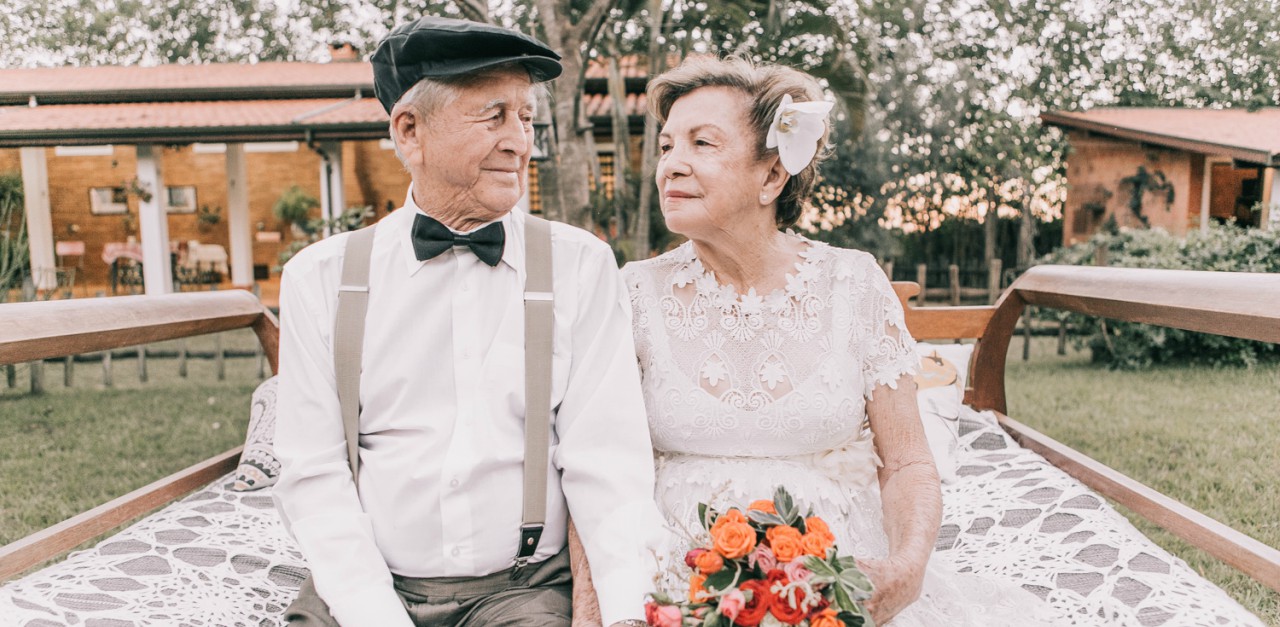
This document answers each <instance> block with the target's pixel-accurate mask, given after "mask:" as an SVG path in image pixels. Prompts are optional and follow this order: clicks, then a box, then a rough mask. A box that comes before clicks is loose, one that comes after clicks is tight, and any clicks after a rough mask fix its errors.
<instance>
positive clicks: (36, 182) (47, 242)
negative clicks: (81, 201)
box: [19, 147, 58, 290]
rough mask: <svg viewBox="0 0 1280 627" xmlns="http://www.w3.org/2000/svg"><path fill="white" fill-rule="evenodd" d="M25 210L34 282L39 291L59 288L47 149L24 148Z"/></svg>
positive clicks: (21, 153) (22, 156)
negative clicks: (46, 156)
mask: <svg viewBox="0 0 1280 627" xmlns="http://www.w3.org/2000/svg"><path fill="white" fill-rule="evenodd" d="M19 154H20V155H21V159H22V191H23V199H24V201H23V208H24V209H25V212H26V214H27V245H28V246H30V247H31V279H32V281H34V282H35V286H36V289H40V290H51V289H53V288H55V287H57V286H58V275H57V266H58V263H57V260H56V259H54V254H53V217H52V215H51V214H52V212H51V211H50V209H49V165H48V163H47V162H46V161H45V149H44V148H41V147H37V148H22V149H21V150H20V151H19Z"/></svg>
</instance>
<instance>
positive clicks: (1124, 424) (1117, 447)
mask: <svg viewBox="0 0 1280 627" xmlns="http://www.w3.org/2000/svg"><path fill="white" fill-rule="evenodd" d="M1068 353H1069V354H1068V355H1067V356H1062V357H1060V356H1058V355H1056V354H1055V352H1054V342H1053V340H1050V339H1048V338H1036V339H1035V340H1033V343H1032V353H1031V360H1030V361H1027V362H1024V361H1022V360H1021V354H1022V340H1021V339H1020V338H1019V339H1016V340H1015V341H1014V342H1013V345H1012V346H1011V350H1010V353H1009V362H1008V377H1007V387H1008V393H1009V415H1010V416H1011V417H1013V418H1014V419H1016V420H1018V421H1020V422H1023V423H1026V424H1027V425H1030V426H1032V427H1034V428H1036V429H1037V430H1040V431H1041V432H1043V433H1045V434H1047V435H1049V436H1051V437H1053V438H1054V439H1056V440H1058V441H1060V442H1062V443H1064V444H1066V445H1068V446H1070V447H1072V448H1074V449H1076V450H1078V451H1081V452H1082V453H1085V454H1086V455H1089V456H1090V457H1093V458H1094V459H1096V460H1098V461H1100V462H1102V463H1104V464H1106V465H1108V466H1111V467H1112V468H1115V469H1116V470H1119V471H1120V472H1123V473H1124V474H1126V475H1129V476H1130V477H1132V478H1134V479H1136V480H1138V481H1141V482H1142V483H1145V484H1146V485H1148V486H1150V487H1152V488H1155V489H1156V490H1159V491H1160V492H1163V493H1164V494H1166V495H1169V496H1171V497H1174V498H1176V499H1178V500H1179V501H1182V502H1183V503H1185V504H1187V505H1189V506H1191V507H1193V508H1195V509H1197V510H1199V511H1201V512H1203V513H1205V514H1207V515H1209V516H1211V517H1213V518H1215V519H1217V520H1219V521H1222V522H1224V523H1226V524H1228V525H1230V526H1232V527H1234V528H1236V529H1237V530H1238V531H1241V532H1243V533H1245V534H1247V535H1249V536H1252V537H1253V538H1255V539H1257V540H1259V541H1261V542H1263V543H1264V544H1267V545H1269V546H1273V547H1280V464H1277V461H1278V460H1277V451H1280V411H1278V409H1280V366H1277V365H1275V364H1271V365H1265V366H1259V367H1256V368H1253V369H1243V368H1239V369H1237V368H1229V369H1214V368H1208V367H1181V368H1155V369H1152V370H1148V371H1143V372H1112V371H1108V370H1106V369H1104V368H1099V367H1097V366H1094V365H1092V364H1090V363H1089V358H1088V353H1087V352H1074V351H1070V350H1069V351H1068ZM1118 509H1119V510H1120V511H1121V512H1123V513H1124V514H1125V515H1126V516H1128V517H1129V519H1130V520H1131V521H1133V522H1134V524H1135V525H1136V526H1137V527H1138V529H1140V530H1142V532H1143V533H1146V534H1147V535H1148V536H1149V537H1151V538H1152V539H1153V540H1155V541H1156V542H1157V543H1158V544H1160V546H1162V547H1164V548H1165V549H1166V550H1168V551H1169V552H1171V553H1173V554H1174V555H1177V556H1178V557H1180V558H1182V559H1183V560H1185V561H1186V562H1187V563H1188V564H1189V565H1190V566H1191V568H1193V569H1195V570H1196V571H1198V572H1200V573H1201V574H1202V575H1204V576H1205V577H1207V578H1208V579H1209V580H1211V581H1213V582H1214V583H1217V584H1218V585H1219V586H1221V587H1222V588H1224V589H1225V590H1227V592H1228V593H1230V594H1231V596H1232V597H1234V598H1235V599H1236V600H1237V601H1239V602H1240V603H1241V604H1242V605H1244V606H1245V607H1246V608H1248V609H1249V610H1251V611H1253V612H1254V613H1256V614H1257V615H1258V616H1259V617H1261V618H1262V619H1263V621H1265V622H1266V623H1267V624H1269V625H1280V594H1277V593H1276V592H1274V591H1272V590H1270V589H1269V588H1266V587H1265V586H1263V585H1261V584H1258V583H1255V582H1254V581H1253V580H1252V579H1250V578H1248V577H1246V576H1245V575H1242V574H1240V573H1238V572H1237V571H1235V570H1234V569H1233V568H1231V567H1230V566H1227V565H1225V564H1223V563H1222V562H1219V561H1218V560H1217V559H1216V558H1214V557H1212V556H1210V555H1208V554H1206V553H1204V552H1202V551H1200V550H1198V549H1196V548H1194V547H1192V546H1190V545H1189V544H1187V543H1186V542H1184V541H1182V540H1181V539H1179V538H1177V537H1175V536H1173V535H1172V534H1169V533H1167V532H1165V531H1164V530H1162V529H1160V528H1159V527H1157V526H1155V525H1153V524H1151V523H1148V522H1146V521H1145V520H1144V519H1142V518H1140V517H1138V516H1137V515H1134V514H1131V513H1130V512H1128V510H1125V509H1124V508H1118Z"/></svg>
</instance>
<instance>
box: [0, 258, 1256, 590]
mask: <svg viewBox="0 0 1280 627" xmlns="http://www.w3.org/2000/svg"><path fill="white" fill-rule="evenodd" d="M894 287H895V290H897V292H898V294H899V296H900V297H901V298H902V299H903V300H904V302H906V300H907V299H909V298H910V297H911V296H912V295H914V294H915V293H916V292H918V290H919V287H918V286H917V285H916V284H914V283H896V284H895V286H894ZM1027 305H1034V306H1038V307H1047V308H1054V309H1061V310H1066V311H1073V312H1078V313H1084V314H1089V315H1097V316H1104V317H1108V318H1113V319H1119V320H1129V321H1136V322H1145V323H1151V324H1158V325H1164V326H1169V327H1175V328H1180V329H1186V330H1191V331H1201V332H1207V333H1217V334H1221V335H1228V336H1232V337H1241V338H1248V339H1255V340H1262V341H1267V342H1280V275H1261V274H1237V273H1208V272H1191V271H1165V270H1129V269H1118V268H1087V267H1058V266H1041V267H1037V268H1033V269H1032V270H1030V271H1029V272H1027V273H1026V274H1024V275H1023V276H1022V277H1020V278H1019V279H1018V280H1017V281H1016V282H1015V283H1014V284H1013V285H1012V286H1011V287H1010V288H1009V289H1008V290H1006V291H1005V293H1004V294H1003V295H1002V296H1001V298H1000V299H999V301H998V302H997V303H996V304H995V305H994V306H980V307H946V308H934V307H930V308H914V307H907V310H906V316H907V325H908V327H909V328H910V329H911V331H912V333H913V335H915V336H916V337H917V338H918V339H922V340H930V339H938V340H953V339H956V338H975V339H978V340H979V342H978V344H977V348H976V350H975V353H974V360H973V369H972V372H971V376H970V379H969V380H970V383H971V386H970V389H968V390H967V391H966V397H965V398H966V401H967V402H968V403H969V404H970V405H972V406H973V407H974V408H975V409H978V410H993V411H994V412H996V417H997V419H998V421H999V424H1000V426H1001V427H1003V428H1004V430H1005V431H1007V432H1008V433H1009V434H1011V435H1012V436H1013V438H1015V439H1016V440H1017V441H1018V442H1019V443H1021V444H1022V445H1023V446H1025V447H1026V448H1028V449H1030V450H1032V451H1034V452H1036V453H1039V454H1040V455H1042V456H1043V457H1044V459H1047V460H1048V461H1049V462H1051V463H1052V464H1053V465H1055V466H1057V467H1058V468H1060V469H1061V470H1063V471H1065V472H1066V473H1068V474H1070V475H1071V476H1072V477H1074V478H1075V479H1077V480H1078V481H1080V482H1081V483H1083V484H1085V485H1087V486H1089V487H1090V488H1092V489H1093V490H1096V491H1097V492H1099V493H1101V494H1103V495H1105V496H1107V497H1109V498H1111V499H1114V500H1115V501H1116V502H1118V503H1120V504H1122V505H1124V506H1125V507H1127V508H1130V509H1132V510H1133V511H1135V512H1137V513H1138V514H1140V515H1142V516H1143V517H1145V518H1147V519H1149V520H1151V521H1152V522H1154V523H1156V524H1158V525H1161V526H1162V527H1164V528H1166V529H1168V530H1170V531H1171V532H1173V533H1175V534H1177V535H1178V536H1180V537H1182V538H1184V539H1186V540H1187V541H1188V542H1190V543H1191V544H1193V545H1195V546H1197V547H1199V548H1201V549H1204V550H1205V551H1207V552H1209V553H1210V554H1212V555H1214V556H1216V557H1218V558H1219V559H1222V560H1223V561H1224V562H1226V563H1228V564H1230V565H1232V566H1234V567H1235V568H1237V569H1239V570H1240V571H1242V572H1244V573H1246V574H1248V575H1249V576H1250V577H1252V578H1254V579H1256V580H1258V581H1260V582H1262V583H1263V584H1265V585H1266V586H1268V587H1270V588H1271V589H1273V590H1277V591H1280V551H1277V550H1276V549H1274V548H1271V547H1268V546H1266V545H1263V544H1262V543H1260V542H1258V541H1256V540H1253V539H1252V538H1249V537H1248V536H1246V535H1244V534H1242V533H1240V532H1238V531H1235V530H1233V529H1231V528H1230V527H1228V526H1226V525H1223V524H1222V523H1220V522H1218V521H1215V520H1212V519H1210V518H1208V517H1206V516H1204V515H1203V514H1200V513H1199V512H1196V511H1195V510H1193V509H1191V508H1188V507H1186V506H1185V505H1182V504H1181V503H1179V502H1178V501H1177V500H1175V499H1173V498H1170V497H1167V496H1165V495H1162V494H1159V493H1158V492H1156V491H1154V490H1152V489H1150V488H1148V487H1146V486H1144V485H1142V484H1141V483H1139V482H1137V481H1135V480H1133V479H1131V478H1129V477H1126V476H1124V475H1123V474H1121V473H1119V472H1117V471H1115V470H1112V469H1110V468H1108V467H1106V466H1104V465H1103V464H1100V463H1098V462H1097V461H1095V460H1092V459H1090V458H1088V457H1087V456H1085V455H1083V454H1081V453H1079V452H1077V451H1074V450H1072V449H1070V448H1069V447H1066V446H1064V445H1062V444H1061V443H1058V442H1056V441H1054V440H1052V439H1051V438H1048V437H1047V436H1044V435H1043V434H1040V433H1038V432H1037V431H1035V430H1034V429H1031V428H1029V427H1027V426H1025V425H1023V424H1021V423H1019V422H1017V421H1016V420H1013V419H1012V418H1009V417H1008V416H1007V415H1006V409H1007V408H1006V401H1005V380H1004V368H1005V357H1006V354H1007V352H1008V347H1009V342H1010V340H1011V338H1012V336H1013V333H1014V328H1015V325H1016V323H1017V321H1018V319H1019V317H1020V316H1021V315H1022V313H1023V309H1024V308H1025V307H1026V306H1027ZM239 328H252V329H254V331H255V332H256V333H257V336H258V338H259V340H260V342H261V343H262V345H263V347H264V349H265V353H266V355H267V357H268V359H269V361H270V364H271V366H272V370H273V371H274V370H275V368H276V363H277V362H276V354H277V347H278V333H279V331H278V326H277V322H276V319H275V317H274V316H273V315H272V314H271V313H270V312H269V311H268V310H266V309H265V308H263V307H262V306H261V304H260V303H258V301H257V300H256V299H255V298H254V297H253V296H252V295H250V294H249V293H247V292H241V291H228V292H211V293H187V294H175V295H169V296H160V297H146V296H128V297H118V298H108V299H93V300H89V299H85V300H66V301H51V302H38V303H21V304H11V305H3V306H0V364H6V363H22V362H28V361H34V360H39V359H50V358H55V357H61V356H65V355H70V354H78V353H86V352H93V351H101V350H107V349H112V348H119V347H124V346H132V345H137V344H143V343H148V342H157V341H163V340H170V339H175V338H181V337H189V336H194V335H201V334H205V333H212V332H218V331H227V330H232V329H239ZM238 455H239V449H233V450H231V451H227V452H226V453H223V454H220V455H217V456H215V457H213V458H210V459H209V460H206V461H204V462H201V463H199V464H196V465H194V466H192V467H190V468H187V469H185V470H183V471H181V472H178V473H175V474H174V475H171V476H169V477H166V478H164V479H161V480H160V481H157V482H155V483H153V484H151V485H149V486H146V487H144V488H140V489H138V490H135V491H134V492H131V493H129V494H127V495H125V496H122V497H120V498H118V499H115V500H113V501H111V502H110V503H107V504H104V505H102V506H99V507H97V508H94V509H92V510H90V511H88V512H85V513H83V514H80V515H78V516H75V517H73V518H71V519H69V520H67V521H65V522H62V523H59V524H58V525H55V526H53V527H50V528H48V529H45V530H43V531H40V532H37V533H35V534H33V535H31V536H29V537H27V538H24V539H22V540H19V541H17V542H14V543H12V544H10V545H8V546H6V547H3V548H0V581H4V580H10V579H12V578H14V577H17V576H18V575H21V574H22V573H24V572H25V571H27V570H29V569H31V568H32V567H33V566H35V565H37V564H40V563H42V562H44V561H47V560H49V559H52V558H55V557H57V556H58V555H60V554H62V553H64V552H66V551H68V550H70V549H72V548H74V547H76V546H78V545H80V544H81V543H83V542H85V541H88V540H90V539H93V538H95V537H98V536H99V535H101V534H103V533H105V532H107V531H109V530H111V529H113V528H114V527H116V526H118V525H120V524H121V523H123V522H124V521H128V520H130V519H132V518H135V517H137V516H139V515H142V514H145V513H146V512H148V511H151V510H153V509H155V508H157V507H160V506H163V505H164V504H166V503H169V502H171V501H173V500H174V499H177V498H180V497H182V496H183V495H184V494H187V493H189V492H191V491H193V490H196V489H198V488H200V487H201V486H207V485H208V484H210V482H213V481H215V480H216V479H218V478H219V477H222V476H223V475H226V474H227V473H228V472H229V471H230V470H231V469H232V468H233V467H234V466H235V464H236V461H237V457H238Z"/></svg>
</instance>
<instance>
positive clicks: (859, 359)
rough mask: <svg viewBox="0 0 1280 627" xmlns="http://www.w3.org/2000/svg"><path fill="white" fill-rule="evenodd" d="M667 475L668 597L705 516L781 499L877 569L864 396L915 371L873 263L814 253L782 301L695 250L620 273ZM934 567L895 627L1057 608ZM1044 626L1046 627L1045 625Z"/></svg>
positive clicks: (872, 458)
mask: <svg viewBox="0 0 1280 627" xmlns="http://www.w3.org/2000/svg"><path fill="white" fill-rule="evenodd" d="M623 272H624V275H625V277H626V281H627V285H628V287H629V288H630V290H631V303H632V308H633V310H634V320H633V325H634V329H635V337H636V349H637V353H638V355H639V359H640V366H641V370H642V373H643V388H644V394H645V402H646V405H647V407H648V413H649V428H650V432H651V434H652V436H653V444H654V447H655V448H656V455H657V461H658V474H657V494H656V497H657V501H658V504H659V507H660V508H661V509H662V511H663V513H664V514H666V516H667V518H668V520H669V522H671V523H672V525H673V526H675V527H676V528H677V530H678V532H679V533H678V535H679V536H681V537H682V538H683V539H682V540H680V541H676V542H673V546H671V547H670V548H669V549H668V550H667V551H665V552H664V553H665V554H664V555H661V556H659V559H660V560H661V561H662V562H663V563H662V564H661V566H662V571H663V572H664V573H665V575H664V577H663V581H662V582H660V583H659V586H660V587H661V588H663V589H664V590H665V591H667V592H669V593H671V594H674V595H677V598H680V597H683V596H684V592H683V590H685V589H687V583H683V584H682V581H687V568H686V567H684V565H683V554H684V551H685V550H687V549H688V548H689V546H690V543H691V542H694V541H698V542H700V543H701V541H702V538H703V537H705V536H703V535H701V534H705V532H703V531H702V530H701V528H700V526H699V525H698V524H697V523H696V520H697V517H696V508H697V504H698V503H699V502H711V503H713V504H715V505H718V506H721V507H723V506H724V505H727V504H735V505H745V504H746V503H747V502H749V501H751V500H755V499H762V498H771V497H772V495H773V492H774V488H775V487H776V486H780V485H781V486H785V487H786V488H787V489H788V490H789V491H790V492H791V493H792V494H793V495H794V496H795V497H796V499H797V500H798V501H799V502H800V503H801V504H802V511H803V508H805V507H812V508H813V509H814V511H815V513H817V514H818V515H820V516H822V517H824V518H825V519H826V520H827V522H828V523H829V524H830V525H831V528H832V531H833V532H834V533H835V535H836V538H837V543H838V547H839V549H840V552H841V554H845V555H854V556H858V557H883V556H885V555H886V554H887V552H888V540H887V538H886V536H885V532H884V529H883V526H882V520H883V518H882V514H881V503H880V491H879V488H878V484H877V482H876V481H875V471H876V464H877V463H878V460H877V458H876V455H875V452H874V450H873V447H872V446H871V434H870V431H869V429H868V428H867V419H866V398H868V397H869V396H870V395H871V392H872V390H873V389H874V388H875V387H876V386H877V385H879V384H888V385H893V384H894V382H896V380H897V379H898V377H899V376H900V375H901V374H903V373H909V372H914V371H915V366H916V363H917V361H918V359H917V357H916V356H915V352H914V341H913V340H912V339H911V336H910V335H909V334H908V333H907V331H906V330H905V324H904V322H903V313H902V307H901V305H900V304H899V302H898V299H897V298H896V297H895V296H894V293H893V289H892V287H891V286H890V285H889V281H888V280H887V279H886V278H885V276H884V273H883V272H882V271H881V270H880V268H879V267H878V266H877V265H876V263H875V261H874V259H873V258H872V257H871V255H869V254H867V253H863V252H859V251H852V250H844V249H838V248H833V247H831V246H828V245H826V244H823V243H819V242H808V245H807V247H806V248H805V250H804V252H802V253H801V259H800V261H799V262H798V263H797V264H796V266H795V269H794V271H792V272H790V273H788V275H787V287H786V288H785V289H780V290H777V291H775V292H774V293H772V294H769V295H764V296H762V295H759V294H756V293H754V292H749V293H747V294H746V295H742V296H740V295H739V294H738V293H737V292H736V291H735V289H734V288H733V287H732V286H722V285H719V284H718V283H717V282H716V279H715V277H714V276H712V275H711V273H709V272H708V271H706V270H705V269H704V268H703V266H702V264H701V263H700V262H699V261H698V259H697V258H696V256H695V254H694V249H693V246H692V245H691V244H689V243H686V244H684V245H683V246H681V247H679V248H677V249H676V250H673V251H671V252H669V253H667V254H664V255H662V256H660V257H657V258H654V259H650V260H647V261H641V262H635V263H631V264H628V265H627V267H626V268H624V269H623ZM938 561H939V560H937V559H935V560H933V561H932V562H931V564H930V567H929V569H928V573H927V575H926V578H925V585H924V593H923V595H922V597H921V599H920V600H919V601H917V602H916V603H914V604H912V605H911V606H910V607H908V608H907V609H906V610H904V611H903V612H902V613H901V614H899V615H898V617H897V618H895V619H894V620H893V621H891V623H890V625H892V626H893V627H908V626H920V627H926V626H928V627H932V626H936V625H944V624H945V625H984V626H992V625H1010V626H1012V625H1018V626H1025V625H1034V624H1036V622H1037V621H1036V619H1035V618H1033V617H1043V616H1048V615H1047V614H1045V612H1048V611H1050V610H1049V607H1048V605H1047V604H1044V603H1043V602H1042V601H1041V600H1040V599H1039V598H1037V597H1035V596H1034V595H1032V594H1030V593H1028V592H1025V591H1023V590H1022V589H1021V588H1019V587H1017V586H1015V585H1011V584H1008V583H1004V582H997V581H995V580H992V579H988V578H984V577H979V576H975V575H967V574H958V573H955V572H948V570H947V569H946V567H945V565H941V564H939V563H938ZM1044 622H1050V621H1044Z"/></svg>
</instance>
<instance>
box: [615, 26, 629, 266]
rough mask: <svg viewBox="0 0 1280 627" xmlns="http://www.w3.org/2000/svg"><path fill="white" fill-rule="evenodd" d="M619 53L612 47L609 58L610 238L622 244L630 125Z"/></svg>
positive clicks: (625, 224) (625, 230)
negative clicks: (610, 122) (610, 116)
mask: <svg viewBox="0 0 1280 627" xmlns="http://www.w3.org/2000/svg"><path fill="white" fill-rule="evenodd" d="M618 54H619V53H618V51H617V47H616V46H615V47H614V50H613V55H612V56H610V57H609V99H610V100H611V101H612V105H613V107H612V110H611V111H610V113H611V114H612V115H613V220H614V225H613V228H614V229H616V235H614V236H613V237H612V238H611V239H613V240H617V241H621V240H623V239H625V238H626V235H627V233H629V232H630V230H631V229H630V228H629V226H630V225H629V224H628V223H629V222H631V220H628V219H627V215H626V214H627V211H628V209H629V208H630V207H632V206H633V205H632V195H631V181H630V180H629V179H628V173H629V172H630V171H631V124H630V123H629V121H628V119H627V84H626V81H625V80H623V78H622V68H621V67H619V66H618Z"/></svg>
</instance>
